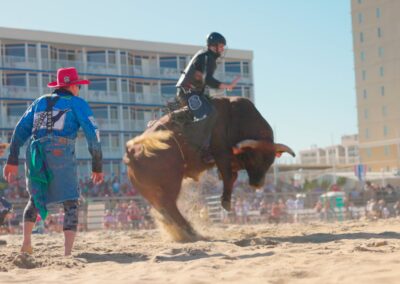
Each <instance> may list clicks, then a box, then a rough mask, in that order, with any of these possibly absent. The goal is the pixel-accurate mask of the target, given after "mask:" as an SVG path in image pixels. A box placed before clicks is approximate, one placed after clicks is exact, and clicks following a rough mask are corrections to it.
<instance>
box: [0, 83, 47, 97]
mask: <svg viewBox="0 0 400 284" xmlns="http://www.w3.org/2000/svg"><path fill="white" fill-rule="evenodd" d="M41 95H42V94H40V93H39V88H37V87H29V88H28V87H22V86H8V85H4V86H3V87H2V88H0V98H16V99H36V98H38V97H40V96H41Z"/></svg>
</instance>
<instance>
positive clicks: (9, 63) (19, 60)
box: [1, 56, 38, 69]
mask: <svg viewBox="0 0 400 284" xmlns="http://www.w3.org/2000/svg"><path fill="white" fill-rule="evenodd" d="M1 65H2V67H9V68H20V69H37V68H38V61H37V59H36V58H27V57H24V56H3V60H2V64H1Z"/></svg>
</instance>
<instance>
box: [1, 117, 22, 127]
mask: <svg viewBox="0 0 400 284" xmlns="http://www.w3.org/2000/svg"><path fill="white" fill-rule="evenodd" d="M20 119H21V116H6V117H5V119H4V120H3V119H2V120H1V122H0V125H1V127H4V128H14V127H15V125H17V123H18V121H19V120H20Z"/></svg>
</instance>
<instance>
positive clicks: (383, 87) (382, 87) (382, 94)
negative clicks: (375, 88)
mask: <svg viewBox="0 0 400 284" xmlns="http://www.w3.org/2000/svg"><path fill="white" fill-rule="evenodd" d="M384 95H385V86H381V96H382V97H383V96H384Z"/></svg>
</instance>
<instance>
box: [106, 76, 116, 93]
mask: <svg viewBox="0 0 400 284" xmlns="http://www.w3.org/2000/svg"><path fill="white" fill-rule="evenodd" d="M108 86H109V91H110V92H117V79H109V80H108Z"/></svg>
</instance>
